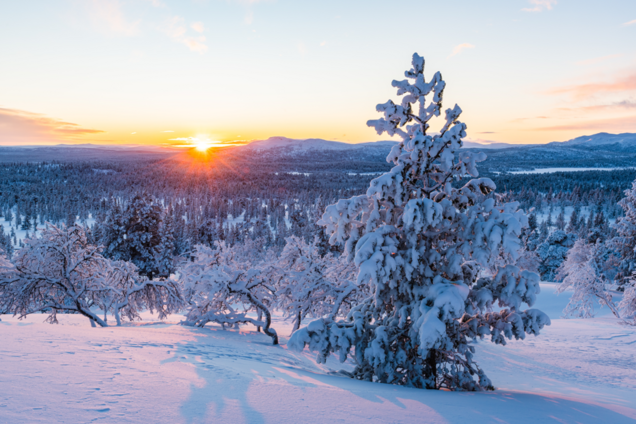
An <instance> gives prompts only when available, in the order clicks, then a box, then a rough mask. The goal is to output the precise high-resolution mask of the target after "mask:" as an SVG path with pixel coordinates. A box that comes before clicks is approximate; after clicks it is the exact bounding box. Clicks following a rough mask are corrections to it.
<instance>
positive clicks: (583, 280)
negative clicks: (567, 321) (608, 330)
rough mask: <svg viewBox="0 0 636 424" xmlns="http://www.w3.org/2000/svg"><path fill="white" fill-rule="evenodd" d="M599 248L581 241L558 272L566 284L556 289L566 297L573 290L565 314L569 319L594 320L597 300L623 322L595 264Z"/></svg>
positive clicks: (575, 244) (569, 253)
mask: <svg viewBox="0 0 636 424" xmlns="http://www.w3.org/2000/svg"><path fill="white" fill-rule="evenodd" d="M599 247H600V244H599V245H598V246H597V245H594V244H590V243H587V242H585V240H578V241H577V242H576V243H574V247H572V249H570V251H569V252H568V255H567V259H566V260H565V262H563V265H562V266H561V268H559V270H558V275H557V277H558V278H559V279H563V282H562V283H561V284H560V285H559V287H558V288H557V293H563V292H564V291H565V290H567V289H568V288H572V289H574V294H572V297H571V298H570V302H569V303H568V305H567V306H566V307H565V309H564V310H563V313H564V315H565V316H566V317H567V316H577V317H580V318H592V317H593V316H594V301H595V300H598V302H599V303H600V304H601V306H603V305H605V306H607V307H608V308H610V310H611V311H612V313H613V314H614V315H616V317H617V318H620V316H619V314H618V311H617V310H616V306H615V305H614V302H613V301H612V294H611V293H610V292H609V290H608V289H607V284H606V281H605V278H604V277H603V274H602V272H601V269H600V268H599V266H598V263H597V260H596V251H597V249H598V248H599Z"/></svg>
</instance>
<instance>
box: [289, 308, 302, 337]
mask: <svg viewBox="0 0 636 424" xmlns="http://www.w3.org/2000/svg"><path fill="white" fill-rule="evenodd" d="M302 319H303V314H302V312H301V311H298V313H297V314H296V322H295V323H294V328H292V334H294V333H295V332H296V331H298V329H299V328H300V321H302Z"/></svg>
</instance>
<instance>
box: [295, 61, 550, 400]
mask: <svg viewBox="0 0 636 424" xmlns="http://www.w3.org/2000/svg"><path fill="white" fill-rule="evenodd" d="M412 65H413V68H412V69H411V70H410V71H407V72H406V77H407V78H408V80H404V81H393V86H394V87H397V88H398V95H405V96H404V97H403V99H402V102H401V104H395V103H393V102H392V101H391V100H389V101H388V102H387V103H385V104H380V105H378V107H377V109H378V111H379V112H383V113H384V117H383V118H381V119H378V120H374V121H369V123H368V124H369V125H370V126H373V127H375V129H376V130H377V132H378V133H379V134H382V133H384V132H386V133H387V134H388V135H390V136H392V135H394V134H397V135H399V136H400V137H401V138H402V140H403V141H402V142H401V143H399V144H398V145H396V146H395V147H394V148H393V149H392V151H391V153H390V154H389V156H388V157H387V161H389V162H392V163H393V164H394V167H393V168H392V169H391V171H389V172H388V173H386V174H384V175H382V176H380V177H378V178H376V179H374V180H373V181H372V182H371V185H370V187H369V189H368V190H367V193H366V195H361V196H355V197H352V198H350V199H343V200H340V201H338V203H336V204H334V205H331V206H328V207H327V209H326V211H325V214H324V215H323V218H322V220H321V221H320V222H319V223H320V224H322V225H324V226H325V227H326V232H327V233H328V234H329V235H330V242H331V243H332V244H334V243H340V244H344V246H345V254H346V255H348V257H349V258H350V259H351V260H353V261H355V264H356V265H357V266H358V267H359V272H358V284H359V285H361V284H365V283H368V284H371V286H372V288H373V295H372V296H371V297H369V298H368V299H366V300H364V301H362V302H361V303H360V304H358V305H356V306H354V307H353V308H352V309H351V311H350V312H349V314H348V316H347V318H346V319H344V320H337V319H335V318H333V317H327V318H323V319H319V320H317V321H314V322H311V323H310V324H309V325H308V326H307V327H305V328H302V329H300V330H298V331H296V332H295V333H294V334H293V336H292V337H291V339H290V341H289V343H288V346H290V348H293V349H303V348H304V347H305V346H309V348H310V349H311V350H313V351H317V352H318V357H317V360H318V361H319V362H324V361H325V360H326V358H327V356H328V355H330V354H332V353H334V354H337V355H338V356H339V358H340V360H341V361H344V360H345V359H346V358H347V357H349V356H351V357H352V358H353V360H354V362H355V363H356V368H355V370H354V371H353V374H352V375H353V376H354V377H355V378H358V379H362V380H369V381H379V382H383V383H392V384H401V385H406V386H412V387H420V388H429V389H439V388H446V389H451V390H483V389H492V388H493V386H492V383H491V382H490V380H489V379H488V377H486V375H485V374H484V372H483V371H482V370H481V369H480V368H479V367H478V366H477V365H476V364H475V363H474V362H473V353H474V346H473V345H471V344H470V342H471V340H472V339H476V338H482V337H484V336H486V335H490V336H491V340H492V341H493V342H495V343H500V344H504V343H505V342H506V338H508V339H510V338H513V337H514V338H517V339H519V338H524V337H525V335H526V333H529V334H538V333H539V330H540V329H541V328H542V327H543V326H544V325H547V324H549V323H550V319H549V318H548V316H547V315H546V314H544V313H542V312H541V311H538V310H533V309H529V310H526V311H521V310H520V308H521V304H522V303H527V304H528V305H532V304H533V302H534V301H535V298H536V295H537V293H539V276H538V275H537V274H535V273H532V272H528V271H524V270H521V269H519V268H518V267H516V266H513V265H507V266H505V267H503V268H500V269H499V270H498V272H497V274H496V275H495V276H493V277H489V278H480V279H478V278H477V276H478V274H479V271H480V269H481V268H482V267H486V266H487V265H488V263H489V262H490V260H491V258H492V257H493V255H495V254H497V253H498V252H499V249H503V251H504V253H505V254H507V255H510V257H511V258H513V259H516V258H517V256H518V251H519V249H520V241H519V235H520V233H521V229H522V227H523V226H524V225H526V224H527V219H526V217H525V214H524V213H523V212H521V211H518V210H517V208H518V204H517V203H506V204H501V205H498V204H496V202H495V200H494V199H493V197H492V195H490V194H491V193H492V192H493V191H494V190H495V185H494V183H493V182H492V181H491V180H490V179H488V178H475V177H477V176H478V173H477V168H476V162H477V161H481V160H484V159H485V155H484V154H483V153H478V154H477V153H472V152H468V151H463V150H460V149H461V147H462V137H464V136H465V135H466V134H465V130H466V125H465V124H463V123H461V122H458V118H459V115H460V113H461V109H460V108H459V107H458V106H455V107H454V108H453V109H448V110H446V119H445V123H444V124H443V126H442V128H441V129H440V131H439V133H436V134H435V135H428V134H427V131H428V129H429V121H430V120H431V118H433V117H435V116H438V115H439V114H440V110H441V107H442V104H441V103H442V93H443V90H444V87H445V83H444V81H443V80H442V77H441V75H440V73H439V72H438V73H436V74H435V75H434V76H433V78H432V79H431V80H429V81H428V82H427V81H426V80H425V79H424V59H423V58H422V57H420V56H418V55H417V54H414V55H413V61H412ZM430 95H432V101H430V102H427V101H426V97H427V96H430ZM414 105H415V107H417V109H414ZM466 175H470V176H472V177H473V178H474V179H471V180H470V181H469V182H467V183H466V184H465V185H463V186H462V187H459V188H458V187H454V186H453V185H452V183H453V182H456V181H458V180H459V179H461V178H462V177H464V176H466ZM495 302H497V303H498V304H499V306H501V307H502V310H501V311H500V312H488V311H489V310H490V308H491V306H492V305H493V304H494V303H495Z"/></svg>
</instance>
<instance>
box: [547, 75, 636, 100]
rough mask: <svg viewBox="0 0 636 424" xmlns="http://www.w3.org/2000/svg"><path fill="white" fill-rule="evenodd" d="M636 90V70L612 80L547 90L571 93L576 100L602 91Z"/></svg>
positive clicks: (549, 92)
mask: <svg viewBox="0 0 636 424" xmlns="http://www.w3.org/2000/svg"><path fill="white" fill-rule="evenodd" d="M632 90H636V72H633V73H631V74H629V75H626V76H624V77H621V78H618V79H616V80H615V81H611V82H597V83H589V84H577V85H569V86H564V87H557V88H553V89H551V90H548V91H547V94H570V95H572V96H573V97H574V99H575V100H583V99H585V98H588V97H591V96H594V95H596V94H602V93H616V92H625V91H632Z"/></svg>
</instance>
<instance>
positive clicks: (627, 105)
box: [557, 100, 636, 112]
mask: <svg viewBox="0 0 636 424" xmlns="http://www.w3.org/2000/svg"><path fill="white" fill-rule="evenodd" d="M631 109H636V102H634V101H633V100H622V101H620V102H613V103H607V104H599V105H591V106H581V107H573V108H570V107H562V108H558V109H557V110H558V111H562V112H603V111H615V110H631Z"/></svg>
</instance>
